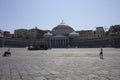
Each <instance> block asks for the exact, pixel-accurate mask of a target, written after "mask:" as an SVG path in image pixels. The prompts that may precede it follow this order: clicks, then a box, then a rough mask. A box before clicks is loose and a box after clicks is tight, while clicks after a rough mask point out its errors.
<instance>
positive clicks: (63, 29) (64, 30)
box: [52, 21, 74, 36]
mask: <svg viewBox="0 0 120 80" xmlns="http://www.w3.org/2000/svg"><path fill="white" fill-rule="evenodd" d="M73 31H74V29H73V28H71V27H70V26H69V25H66V24H65V23H64V22H63V21H62V22H61V23H60V24H59V25H57V26H56V27H54V28H53V29H52V34H53V35H59V34H61V35H65V36H68V35H69V33H71V32H73Z"/></svg>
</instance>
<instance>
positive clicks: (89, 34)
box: [0, 21, 120, 48]
mask: <svg viewBox="0 0 120 80" xmlns="http://www.w3.org/2000/svg"><path fill="white" fill-rule="evenodd" d="M12 36H13V37H11V35H10V32H7V31H2V30H0V37H1V38H0V44H2V42H4V45H7V46H27V45H47V47H48V48H70V47H120V25H113V26H110V29H109V30H108V31H105V30H104V28H103V27H96V30H80V31H75V30H74V29H73V28H72V27H71V26H69V25H67V24H65V23H64V22H63V21H62V22H61V23H60V24H59V25H57V26H55V27H54V28H53V29H52V30H40V29H38V28H37V27H35V28H33V29H16V30H15V31H14V34H13V35H12ZM2 38H4V39H2ZM7 38H9V39H7Z"/></svg>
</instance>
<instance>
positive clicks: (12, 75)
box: [0, 48, 120, 80]
mask: <svg viewBox="0 0 120 80" xmlns="http://www.w3.org/2000/svg"><path fill="white" fill-rule="evenodd" d="M7 49H8V48H0V80H120V49H119V48H103V55H104V59H103V60H102V59H100V57H99V53H100V48H64V49H57V48H56V49H49V50H36V51H28V50H27V49H26V48H11V53H12V55H11V56H9V57H2V54H3V53H4V51H6V50H7Z"/></svg>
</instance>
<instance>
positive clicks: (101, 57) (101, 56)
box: [99, 48, 103, 59]
mask: <svg viewBox="0 0 120 80" xmlns="http://www.w3.org/2000/svg"><path fill="white" fill-rule="evenodd" d="M99 56H100V59H103V49H102V48H101V50H100V54H99Z"/></svg>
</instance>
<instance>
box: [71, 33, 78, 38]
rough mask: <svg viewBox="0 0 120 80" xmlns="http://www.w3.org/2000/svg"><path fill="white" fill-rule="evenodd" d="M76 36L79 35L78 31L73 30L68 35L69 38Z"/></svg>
mask: <svg viewBox="0 0 120 80" xmlns="http://www.w3.org/2000/svg"><path fill="white" fill-rule="evenodd" d="M78 36H79V33H76V32H75V31H74V32H71V33H70V34H69V37H71V38H74V37H78Z"/></svg>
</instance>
